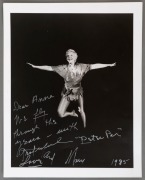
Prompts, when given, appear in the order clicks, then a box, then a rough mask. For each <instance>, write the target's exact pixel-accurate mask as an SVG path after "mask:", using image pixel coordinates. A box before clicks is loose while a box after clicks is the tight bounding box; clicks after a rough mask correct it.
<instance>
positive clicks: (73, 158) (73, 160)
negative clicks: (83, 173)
mask: <svg viewBox="0 0 145 180" xmlns="http://www.w3.org/2000/svg"><path fill="white" fill-rule="evenodd" d="M77 152H78V147H77V148H76V149H75V150H74V151H73V150H71V151H70V153H69V156H68V157H67V160H66V161H65V164H71V163H72V165H73V166H74V165H75V164H77V163H81V164H83V163H84V162H85V159H80V158H76V156H77Z"/></svg>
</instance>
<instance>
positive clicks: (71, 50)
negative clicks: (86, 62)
mask: <svg viewBox="0 0 145 180" xmlns="http://www.w3.org/2000/svg"><path fill="white" fill-rule="evenodd" d="M69 52H73V53H75V54H76V55H77V53H76V51H75V50H73V49H68V50H67V51H66V54H68V53H69Z"/></svg>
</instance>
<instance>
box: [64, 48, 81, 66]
mask: <svg viewBox="0 0 145 180" xmlns="http://www.w3.org/2000/svg"><path fill="white" fill-rule="evenodd" d="M77 57H78V55H77V53H76V52H75V51H74V50H73V49H69V50H68V51H66V60H67V62H68V63H69V65H74V64H75V63H76V60H77Z"/></svg>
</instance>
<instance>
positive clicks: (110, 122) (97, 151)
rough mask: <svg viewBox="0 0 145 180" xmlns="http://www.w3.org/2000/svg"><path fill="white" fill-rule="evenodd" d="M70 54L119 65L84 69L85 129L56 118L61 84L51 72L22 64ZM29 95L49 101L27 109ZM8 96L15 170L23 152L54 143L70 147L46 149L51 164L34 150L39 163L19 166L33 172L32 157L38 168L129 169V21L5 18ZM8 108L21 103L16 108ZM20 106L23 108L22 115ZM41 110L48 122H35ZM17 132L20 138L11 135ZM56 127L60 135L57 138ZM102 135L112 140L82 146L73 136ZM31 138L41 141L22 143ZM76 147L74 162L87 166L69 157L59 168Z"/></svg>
mask: <svg viewBox="0 0 145 180" xmlns="http://www.w3.org/2000/svg"><path fill="white" fill-rule="evenodd" d="M70 48H71V49H74V50H75V51H76V52H77V53H78V62H79V63H88V64H93V63H106V64H109V63H114V62H116V63H117V64H116V66H115V67H112V68H111V67H107V68H104V69H98V70H93V71H90V72H88V73H87V74H86V75H85V76H84V78H83V81H82V86H83V89H84V107H85V112H86V117H87V128H86V129H84V128H83V124H82V121H81V118H80V117H79V118H72V117H66V118H63V119H61V118H59V117H58V115H57V107H58V104H59V102H60V99H61V91H62V88H63V85H64V81H63V79H62V78H61V77H60V76H59V75H57V74H56V73H54V72H48V71H41V70H38V69H33V68H32V67H30V66H29V65H27V64H26V63H27V62H29V63H32V64H35V65H53V66H54V65H59V64H66V60H65V52H66V50H67V49H70ZM35 95H37V97H45V96H50V95H53V96H54V98H50V99H49V100H48V99H47V100H46V101H44V102H41V103H40V102H35V103H33V104H32V98H33V97H34V96H35ZM11 96H12V99H11V102H12V124H11V125H12V139H11V140H12V163H11V164H12V166H13V167H17V166H20V163H22V162H26V158H27V157H28V154H27V152H29V151H30V149H33V147H34V146H35V147H43V146H44V145H45V143H48V144H50V143H51V144H54V143H55V142H56V141H57V139H58V138H59V137H62V141H63V142H64V141H65V142H67V141H70V140H72V141H73V143H58V144H56V145H54V146H51V147H50V148H48V149H47V151H48V150H49V151H50V154H49V155H50V156H51V158H52V156H53V155H54V154H55V157H54V159H53V161H52V160H51V159H50V158H48V157H47V158H44V156H43V152H42V151H38V150H37V152H35V155H34V156H32V155H31V156H30V159H31V161H32V160H35V161H36V160H37V162H27V163H24V166H26V167H27V166H35V165H36V166H37V165H39V162H40V161H38V159H41V160H42V159H43V164H42V167H114V168H120V167H121V168H122V167H133V15H132V14H11ZM14 104H16V105H18V104H19V108H18V109H17V110H16V107H15V106H14ZM22 105H29V106H28V107H25V108H24V109H21V108H22ZM17 107H18V106H17ZM40 108H42V109H43V110H45V112H46V113H47V114H48V115H47V117H46V118H47V120H48V121H49V120H51V124H47V125H46V122H45V121H46V119H45V117H42V118H39V119H38V120H37V122H34V119H33V118H34V114H35V112H36V110H37V109H38V110H40ZM73 108H75V109H76V110H77V105H76V104H75V103H72V105H71V106H70V107H69V110H71V109H73ZM16 117H17V118H16ZM18 117H19V118H18ZM25 118H26V119H27V120H26V119H25ZM16 120H17V121H19V123H16ZM25 120H26V121H25ZM52 120H55V121H53V122H52ZM49 122H50V121H49ZM73 123H77V125H76V127H77V129H75V128H74V129H71V130H70V125H71V124H73ZM36 124H37V126H38V127H39V129H38V130H37V131H36V132H35V133H32V132H28V133H27V132H26V131H27V130H30V129H31V128H32V127H34V126H35V125H36ZM68 127H69V128H68ZM64 128H65V130H64ZM67 128H68V130H66V129H67ZM118 128H119V129H118ZM17 129H18V131H19V135H18V133H17V135H16V133H15V132H16V130H17ZM59 129H63V132H61V133H57V132H58V130H59ZM106 130H109V131H110V132H111V133H112V134H113V135H114V136H113V137H110V136H109V138H104V139H103V140H94V141H93V142H91V143H89V144H81V143H80V141H79V139H78V138H76V137H81V136H83V137H84V138H86V137H90V136H92V135H96V136H103V137H105V132H106ZM20 131H21V132H23V133H24V134H23V133H22V134H21V133H20ZM116 133H118V134H121V136H118V135H116ZM20 134H21V135H20ZM49 135H51V137H49V138H48V137H47V136H49ZM36 137H39V138H38V139H39V140H36V141H34V139H33V141H34V142H29V143H28V142H27V143H26V142H25V143H24V140H25V141H26V140H27V141H28V140H30V139H32V138H36ZM17 141H19V143H18V142H17ZM20 142H21V143H22V142H23V143H22V146H20ZM22 148H23V149H22ZM76 148H77V154H76V157H77V158H81V159H85V162H84V163H75V165H74V164H73V157H72V159H71V161H70V163H69V164H65V161H66V160H67V157H68V156H69V153H70V152H71V150H72V152H73V151H74V150H76ZM43 151H45V150H44V149H43ZM44 153H45V152H44ZM73 155H75V153H74V154H73ZM40 157H41V158H40ZM30 159H29V161H30ZM113 160H116V161H115V163H114V161H113Z"/></svg>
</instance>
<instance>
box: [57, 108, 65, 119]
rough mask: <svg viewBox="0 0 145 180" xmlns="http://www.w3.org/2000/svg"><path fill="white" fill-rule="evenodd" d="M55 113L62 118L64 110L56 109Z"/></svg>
mask: <svg viewBox="0 0 145 180" xmlns="http://www.w3.org/2000/svg"><path fill="white" fill-rule="evenodd" d="M57 113H58V115H59V117H61V118H63V117H64V112H62V111H61V110H59V109H58V110H57Z"/></svg>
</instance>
